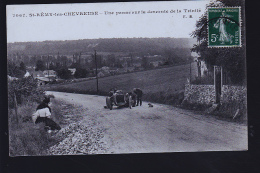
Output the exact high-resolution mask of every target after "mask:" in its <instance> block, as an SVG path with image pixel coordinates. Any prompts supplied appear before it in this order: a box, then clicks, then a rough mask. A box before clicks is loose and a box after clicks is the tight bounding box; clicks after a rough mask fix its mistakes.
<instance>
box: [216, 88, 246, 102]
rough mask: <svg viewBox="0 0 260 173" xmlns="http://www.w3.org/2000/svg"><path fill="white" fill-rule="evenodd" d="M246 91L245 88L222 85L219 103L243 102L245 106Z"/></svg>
mask: <svg viewBox="0 0 260 173" xmlns="http://www.w3.org/2000/svg"><path fill="white" fill-rule="evenodd" d="M246 97H247V89H246V87H245V86H230V85H223V86H222V93H221V98H220V101H221V102H222V103H230V102H231V101H239V102H244V103H243V104H244V105H246Z"/></svg>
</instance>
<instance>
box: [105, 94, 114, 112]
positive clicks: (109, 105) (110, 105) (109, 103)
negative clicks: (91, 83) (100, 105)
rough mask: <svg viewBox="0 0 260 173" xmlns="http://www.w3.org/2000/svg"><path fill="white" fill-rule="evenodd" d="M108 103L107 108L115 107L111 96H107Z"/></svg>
mask: <svg viewBox="0 0 260 173" xmlns="http://www.w3.org/2000/svg"><path fill="white" fill-rule="evenodd" d="M106 104H107V108H109V109H110V110H112V109H113V105H112V102H111V99H110V97H107V98H106Z"/></svg>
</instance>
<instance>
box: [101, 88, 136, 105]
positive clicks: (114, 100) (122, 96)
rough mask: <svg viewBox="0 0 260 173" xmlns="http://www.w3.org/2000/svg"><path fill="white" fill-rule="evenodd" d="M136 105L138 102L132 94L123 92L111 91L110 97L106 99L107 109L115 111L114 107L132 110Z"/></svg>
mask: <svg viewBox="0 0 260 173" xmlns="http://www.w3.org/2000/svg"><path fill="white" fill-rule="evenodd" d="M129 103H130V104H129ZM135 104H136V100H135V97H133V95H132V93H124V92H123V91H122V90H116V91H110V92H109V96H108V97H107V98H106V107H107V108H109V109H110V110H112V109H113V106H118V107H129V108H130V109H131V108H132V107H134V106H135Z"/></svg>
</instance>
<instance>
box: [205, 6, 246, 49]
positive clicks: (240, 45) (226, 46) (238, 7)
mask: <svg viewBox="0 0 260 173" xmlns="http://www.w3.org/2000/svg"><path fill="white" fill-rule="evenodd" d="M223 8H228V9H232V8H234V9H235V8H237V9H239V12H238V19H239V22H238V23H239V45H223V46H222V45H216V46H214V45H209V38H210V37H209V34H210V33H209V9H223ZM206 10H207V32H208V34H207V45H208V48H240V47H242V40H241V38H242V32H241V28H242V27H243V25H242V18H241V6H231V7H230V6H222V7H207V9H206Z"/></svg>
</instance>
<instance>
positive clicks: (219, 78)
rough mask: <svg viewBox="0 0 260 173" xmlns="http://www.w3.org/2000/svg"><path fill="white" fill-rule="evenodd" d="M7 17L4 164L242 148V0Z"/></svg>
mask: <svg viewBox="0 0 260 173" xmlns="http://www.w3.org/2000/svg"><path fill="white" fill-rule="evenodd" d="M6 10H7V11H6V27H7V74H8V75H7V78H8V120H9V155H10V156H43V155H90V154H126V153H169V152H200V151H245V150H247V149H248V131H247V129H248V128H247V82H246V54H245V51H246V47H245V46H246V43H245V2H244V1H243V0H241V1H228V0H221V1H217V0H213V1H160V2H159V1H158V2H156V1H152V2H114V3H112V2H110V3H75V4H37V5H36V4H31V5H7V6H6Z"/></svg>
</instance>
